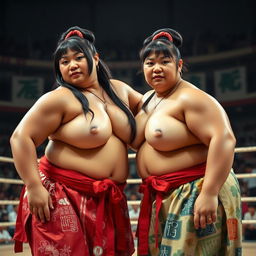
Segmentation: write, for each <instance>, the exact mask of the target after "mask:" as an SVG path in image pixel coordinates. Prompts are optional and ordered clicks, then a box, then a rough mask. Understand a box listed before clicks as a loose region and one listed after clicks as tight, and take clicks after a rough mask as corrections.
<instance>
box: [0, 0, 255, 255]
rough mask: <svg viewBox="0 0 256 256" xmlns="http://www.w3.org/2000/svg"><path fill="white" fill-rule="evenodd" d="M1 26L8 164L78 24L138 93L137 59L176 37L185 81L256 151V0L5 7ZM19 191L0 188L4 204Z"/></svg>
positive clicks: (0, 82) (2, 128)
mask: <svg viewBox="0 0 256 256" xmlns="http://www.w3.org/2000/svg"><path fill="white" fill-rule="evenodd" d="M0 24H1V25H0V89H1V91H0V156H3V157H11V151H10V146H9V137H10V135H11V133H12V131H13V129H14V128H15V126H16V125H17V123H18V122H19V121H20V120H21V118H22V117H23V116H24V114H25V113H26V111H27V110H28V109H29V107H30V106H31V105H32V104H33V102H34V101H35V100H36V99H37V98H38V97H40V95H42V94H43V93H45V92H47V91H49V90H50V89H51V88H52V86H53V84H54V75H53V69H52V66H53V65H52V57H51V56H52V53H53V51H54V49H55V45H56V42H57V39H58V38H59V36H60V34H61V33H62V32H63V31H65V30H66V29H67V28H68V27H70V26H73V25H78V26H80V27H84V28H87V29H89V30H92V31H93V32H94V34H95V36H96V47H97V48H98V50H99V54H100V56H101V57H102V59H103V60H105V61H106V62H107V64H108V65H109V67H110V69H111V71H112V74H113V77H114V78H117V79H120V80H123V81H125V82H126V83H128V84H130V85H131V86H133V87H134V88H135V89H137V90H139V91H141V92H145V91H146V90H147V89H148V88H147V86H146V85H145V82H144V80H143V76H142V74H141V73H140V62H139V57H138V52H139V50H140V47H141V46H142V42H143V40H144V38H145V37H146V36H148V35H150V34H151V33H152V32H153V31H155V30H156V29H159V28H163V27H171V28H174V29H176V30H178V31H179V32H180V33H181V34H182V36H183V39H184V44H183V48H182V49H181V54H182V56H183V58H184V60H185V63H186V64H187V67H188V72H186V73H185V74H184V78H185V79H187V80H189V81H191V82H192V83H194V84H195V85H196V86H198V87H200V88H201V89H203V90H205V91H207V92H208V93H209V94H211V95H213V96H214V97H215V98H217V99H218V100H219V102H220V103H221V104H222V105H223V106H224V108H225V110H226V111H227V113H228V115H229V118H230V121H231V125H232V127H233V130H234V132H235V135H236V138H237V147H248V146H256V129H255V123H256V120H255V114H256V16H255V3H254V1H253V0H234V1H231V0H227V1H223V0H222V1H221V0H215V1H203V0H184V1H180V0H158V1H151V0H129V1H128V0H127V1H122V0H87V1H86V0H84V1H82V0H72V1H67V0H62V1H49V0H44V1H43V0H37V1H30V0H24V1H19V0H3V1H2V2H1V8H0ZM43 148H44V145H42V146H41V147H40V148H39V149H38V155H39V156H40V155H41V154H42V152H43ZM254 151H255V150H254ZM254 151H253V152H246V153H241V154H236V156H235V162H234V169H235V171H236V173H237V174H239V173H253V172H256V154H255V152H254ZM131 153H132V152H131ZM130 170H131V176H130V177H131V178H137V175H136V167H135V165H134V162H133V160H131V161H130ZM0 177H3V178H18V176H17V174H16V171H15V169H14V166H13V164H12V163H6V162H0ZM239 181H240V184H241V190H242V195H243V196H248V180H246V179H240V180H239ZM255 183H256V182H255ZM254 186H255V187H256V184H254ZM137 187H138V186H137V185H129V186H128V187H127V195H128V196H131V195H132V194H134V193H135V194H137ZM19 191H20V186H17V185H13V184H6V183H3V184H2V183H0V200H6V199H9V200H15V199H18V195H19ZM254 196H256V194H255V195H254ZM138 199H139V198H138ZM9 208H11V207H8V206H7V205H0V218H1V219H0V221H2V222H4V221H6V219H4V217H5V216H6V215H5V213H6V212H8V211H9V210H10V209H9ZM7 221H8V220H7ZM8 229H10V233H11V232H13V230H12V229H11V228H8ZM248 255H249V254H248Z"/></svg>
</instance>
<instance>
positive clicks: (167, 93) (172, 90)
mask: <svg viewBox="0 0 256 256" xmlns="http://www.w3.org/2000/svg"><path fill="white" fill-rule="evenodd" d="M181 81H182V79H181V78H180V79H179V80H178V81H177V82H176V84H175V85H174V86H173V87H172V88H170V89H168V90H166V91H165V92H156V96H157V97H161V98H166V97H168V96H170V95H171V94H173V93H174V92H175V91H176V89H177V88H178V87H179V85H180V83H181Z"/></svg>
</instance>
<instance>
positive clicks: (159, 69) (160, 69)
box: [153, 63, 162, 73]
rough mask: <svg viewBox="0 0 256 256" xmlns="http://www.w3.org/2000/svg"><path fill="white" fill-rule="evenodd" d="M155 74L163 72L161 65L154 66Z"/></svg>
mask: <svg viewBox="0 0 256 256" xmlns="http://www.w3.org/2000/svg"><path fill="white" fill-rule="evenodd" d="M153 70H154V72H157V73H158V72H161V71H162V67H161V65H160V64H158V63H156V64H155V65H154V69H153Z"/></svg>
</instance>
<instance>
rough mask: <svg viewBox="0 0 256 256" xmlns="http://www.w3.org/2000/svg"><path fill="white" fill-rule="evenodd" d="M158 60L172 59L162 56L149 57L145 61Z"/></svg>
mask: <svg viewBox="0 0 256 256" xmlns="http://www.w3.org/2000/svg"><path fill="white" fill-rule="evenodd" d="M157 58H160V59H165V58H171V57H170V56H161V57H159V56H158V57H147V58H146V59H145V60H155V59H157Z"/></svg>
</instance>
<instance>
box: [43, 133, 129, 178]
mask: <svg viewBox="0 0 256 256" xmlns="http://www.w3.org/2000/svg"><path fill="white" fill-rule="evenodd" d="M45 155H46V157H47V159H48V160H49V161H50V162H51V163H53V164H55V165H57V166H59V167H61V168H64V169H71V170H75V171H78V172H81V173H84V174H86V175H87V176H89V177H91V178H95V179H104V178H110V179H112V180H115V181H117V182H124V181H125V180H126V179H127V177H128V159H127V148H126V146H125V145H124V143H123V142H121V141H120V140H119V139H118V138H117V137H115V136H111V137H110V138H109V140H108V141H107V143H106V144H104V145H103V146H100V147H97V148H94V149H79V148H76V147H73V146H71V145H69V144H66V143H64V142H61V141H58V140H55V141H52V140H50V141H49V143H48V145H47V147H46V150H45Z"/></svg>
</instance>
